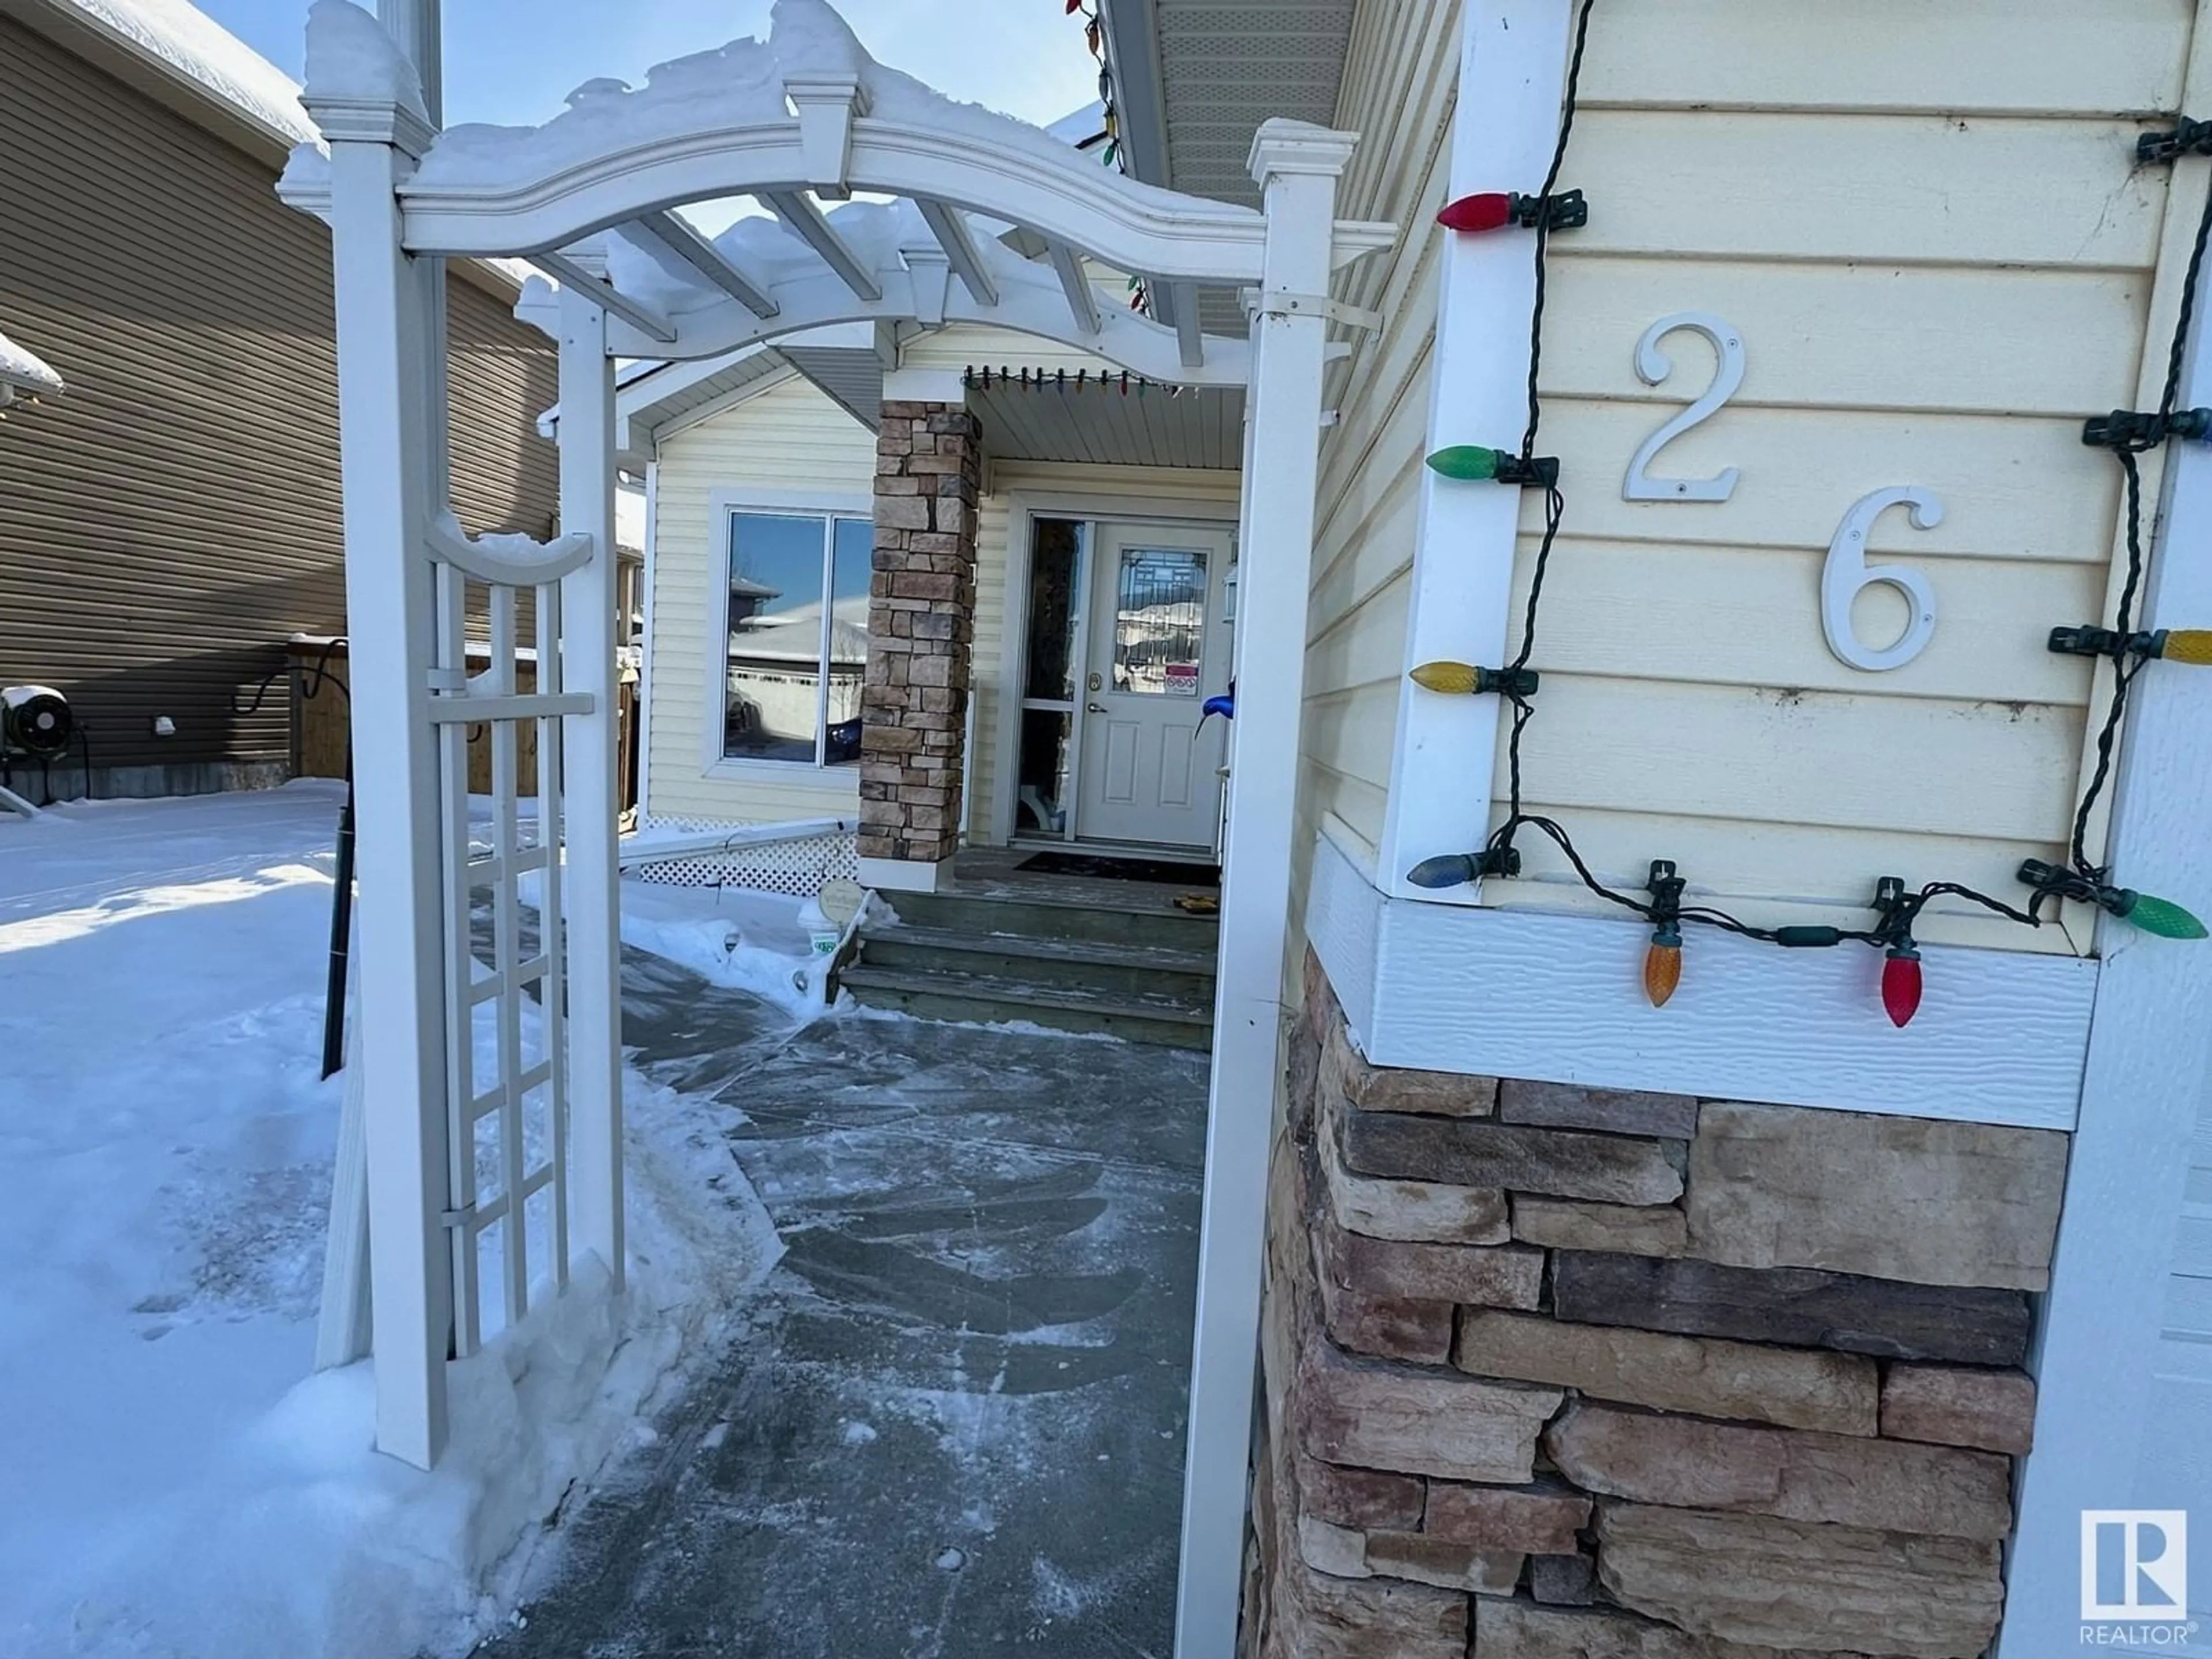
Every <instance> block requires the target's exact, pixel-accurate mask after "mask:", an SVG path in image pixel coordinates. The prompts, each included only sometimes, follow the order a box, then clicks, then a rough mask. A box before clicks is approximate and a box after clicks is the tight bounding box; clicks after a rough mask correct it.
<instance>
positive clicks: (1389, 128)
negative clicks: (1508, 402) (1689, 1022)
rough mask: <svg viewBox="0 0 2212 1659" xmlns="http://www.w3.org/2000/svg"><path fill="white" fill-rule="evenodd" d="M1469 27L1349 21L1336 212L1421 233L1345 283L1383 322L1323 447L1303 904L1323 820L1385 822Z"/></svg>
mask: <svg viewBox="0 0 2212 1659" xmlns="http://www.w3.org/2000/svg"><path fill="white" fill-rule="evenodd" d="M1459 27H1460V7H1459V5H1458V3H1457V0H1365V3H1363V4H1362V5H1361V6H1360V8H1359V9H1358V15H1356V16H1355V18H1354V20H1353V22H1352V45H1351V51H1350V55H1349V57H1348V59H1347V61H1346V65H1345V73H1344V86H1343V91H1342V94H1341V96H1340V102H1339V105H1338V109H1337V121H1336V124H1337V125H1339V126H1340V127H1344V128H1347V129H1349V130H1350V131H1354V132H1357V133H1358V134H1359V135H1360V144H1359V149H1358V151H1357V152H1356V153H1355V154H1354V155H1353V156H1352V165H1351V167H1350V168H1349V170H1348V171H1347V172H1346V176H1345V179H1344V181H1343V184H1342V186H1341V188H1340V193H1339V196H1338V198H1337V211H1338V214H1339V215H1340V216H1342V217H1346V218H1352V219H1387V220H1389V221H1390V222H1394V223H1396V224H1399V225H1403V226H1407V227H1409V230H1408V232H1407V235H1406V237H1405V239H1404V240H1402V241H1401V242H1400V244H1399V245H1398V246H1397V247H1396V248H1395V250H1393V251H1392V252H1388V253H1381V254H1376V255H1375V256H1373V257H1372V258H1368V259H1365V260H1363V261H1362V262H1361V263H1359V264H1358V265H1355V266H1354V267H1353V268H1352V271H1351V272H1350V273H1349V275H1348V276H1346V277H1345V278H1343V279H1342V280H1341V281H1340V283H1339V292H1340V295H1341V297H1343V298H1344V299H1346V300H1347V301H1350V302H1351V303H1352V304H1353V305H1357V306H1363V307H1369V308H1371V309H1374V310H1377V311H1380V312H1381V313H1383V328H1382V329H1381V330H1380V331H1377V332H1373V333H1359V332H1346V331H1340V337H1342V338H1344V339H1345V340H1346V341H1347V342H1349V343H1350V344H1351V345H1352V356H1351V358H1350V359H1349V360H1348V361H1347V362H1344V363H1341V364H1339V365H1338V366H1336V367H1335V368H1334V369H1332V371H1331V372H1330V374H1329V378H1328V382H1327V385H1328V393H1327V397H1328V404H1329V406H1330V407H1332V408H1334V409H1335V410H1337V411H1338V416H1337V422H1336V424H1335V425H1334V427H1332V428H1329V429H1328V432H1327V433H1326V434H1325V435H1324V437H1323V440H1322V470H1321V500H1320V513H1319V516H1318V519H1317V521H1316V532H1315V543H1316V545H1315V549H1314V562H1313V588H1312V598H1311V601H1310V604H1311V610H1310V617H1309V621H1308V624H1307V629H1308V632H1307V645H1306V708H1305V724H1304V739H1303V745H1302V760H1303V764H1302V767H1301V771H1300V779H1299V791H1298V807H1297V814H1298V816H1297V825H1296V830H1295V833H1296V842H1295V846H1296V849H1297V850H1296V864H1295V866H1294V869H1293V872H1292V880H1293V884H1294V887H1295V893H1294V896H1293V900H1292V909H1293V913H1294V914H1303V913H1304V907H1305V893H1306V888H1307V884H1308V882H1309V878H1310V862H1311V860H1312V856H1313V848H1314V842H1315V837H1316V835H1317V834H1318V832H1319V830H1320V828H1321V824H1322V820H1323V819H1324V818H1325V817H1328V816H1329V815H1331V814H1334V816H1335V817H1338V818H1339V819H1340V820H1341V821H1342V822H1343V823H1345V824H1346V826H1347V827H1348V828H1349V829H1351V830H1352V832H1353V833H1354V834H1355V835H1357V836H1359V837H1361V838H1362V839H1364V841H1365V842H1367V843H1368V844H1369V846H1370V848H1371V847H1372V846H1373V845H1374V843H1375V842H1377V841H1378V840H1379V839H1380V838H1381V836H1382V832H1383V805H1384V801H1385V799H1386V797H1387V794H1388V793H1389V780H1390V756H1391V750H1392V747H1393V745H1394V743H1395V738H1396V730H1397V706H1398V681H1399V676H1400V675H1401V673H1402V672H1403V671H1404V668H1405V655H1406V618H1407V606H1408V603H1409V599H1410V586H1409V584H1410V581H1411V576H1412V568H1413V546H1414V537H1415V528H1416V519H1417V515H1418V511H1419V496H1420V489H1419V480H1420V467H1421V458H1422V456H1423V454H1424V453H1425V450H1426V444H1425V438H1426V434H1427V427H1428V421H1429V394H1430V379H1429V377H1430V372H1431V356H1432V354H1433V351H1434V348H1435V345H1436V321H1437V295H1438V280H1439V269H1438V263H1437V240H1436V238H1435V237H1434V236H1432V235H1430V234H1425V231H1424V229H1423V227H1425V225H1427V224H1428V223H1429V222H1431V220H1433V218H1434V217H1435V216H1436V214H1437V210H1439V209H1440V208H1442V207H1443V190H1444V185H1445V173H1446V171H1447V168H1448V166H1449V160H1450V155H1449V143H1450V137H1451V117H1452V107H1453V102H1454V97H1455V92H1456V89H1457V79H1458V39H1459Z"/></svg>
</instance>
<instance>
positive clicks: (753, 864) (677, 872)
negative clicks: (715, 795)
mask: <svg viewBox="0 0 2212 1659" xmlns="http://www.w3.org/2000/svg"><path fill="white" fill-rule="evenodd" d="M774 827H775V826H773V825H769V824H761V823H715V822H714V821H712V820H708V819H702V818H663V817H654V818H648V819H647V821H646V824H645V828H644V830H643V832H642V833H643V834H644V835H645V836H664V835H665V836H687V837H696V836H708V835H713V834H714V833H716V832H718V831H722V832H730V833H732V834H734V833H736V832H738V831H740V830H744V831H751V832H755V833H758V832H763V831H769V830H772V829H774ZM793 827H794V828H795V829H799V830H800V831H801V832H802V833H800V834H799V836H795V837H794V838H792V839H787V840H786V839H778V840H775V841H771V842H753V843H751V844H739V845H736V846H732V847H726V848H703V849H702V848H697V847H696V845H694V846H692V847H687V848H684V850H683V851H682V852H681V853H673V852H671V856H669V857H668V858H666V859H662V860H655V861H654V862H653V863H650V864H644V863H636V864H633V863H630V862H629V860H624V866H625V868H624V873H625V874H627V875H630V876H635V878H637V879H639V880H640V881H655V882H660V883H663V884H665V885H668V886H671V887H749V888H753V889H756V890H760V891H763V892H770V893H790V894H793V895H795V896H798V897H800V898H811V897H813V896H814V895H816V894H817V893H818V892H820V891H821V890H822V888H823V884H825V883H828V882H832V881H841V880H842V881H853V880H856V879H858V878H859V876H860V852H859V833H858V831H857V830H856V829H854V828H853V827H851V826H849V825H841V826H840V827H837V828H835V829H832V828H829V827H826V826H824V827H821V828H817V829H812V830H811V833H809V832H807V826H804V825H795V826H793Z"/></svg>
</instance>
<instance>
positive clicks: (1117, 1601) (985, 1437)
mask: <svg viewBox="0 0 2212 1659" xmlns="http://www.w3.org/2000/svg"><path fill="white" fill-rule="evenodd" d="M963 875H964V872H963ZM1055 879H1057V878H1055ZM1109 885H1112V886H1115V887H1117V888H1118V887H1122V886H1125V885H1126V884H1121V883H1111V884H1109ZM624 1012H625V1030H624V1035H625V1037H626V1039H627V1040H628V1042H629V1043H630V1044H631V1045H632V1046H633V1048H635V1049H636V1050H637V1051H638V1053H637V1059H638V1063H640V1064H641V1066H643V1067H644V1068H645V1069H646V1070H647V1072H648V1073H650V1074H651V1075H653V1077H654V1078H655V1079H656V1080H659V1081H662V1082H665V1083H668V1084H670V1085H672V1086H676V1087H679V1088H685V1089H693V1090H711V1091H717V1092H719V1094H720V1097H721V1098H723V1099H725V1100H726V1101H727V1102H729V1103H731V1104H732V1106H733V1107H736V1108H738V1109H740V1110H741V1111H742V1112H743V1113H744V1115H745V1118H746V1120H747V1121H745V1122H744V1124H743V1125H742V1126H740V1127H736V1128H735V1129H734V1130H733V1132H732V1138H733V1141H734V1145H735V1149H736V1152H737V1154H738V1159H739V1161H740V1163H741V1164H743V1165H744V1169H745V1170H746V1172H747V1173H748V1174H749V1176H750V1177H751V1179H752V1181H753V1182H754V1184H755V1186H756V1187H757V1188H758V1190H759V1192H760V1194H761V1197H762V1199H763V1201H764V1202H765V1203H766V1205H767V1206H768V1208H769V1212H770V1214H771V1215H772V1217H773V1218H774V1219H775V1223H776V1225H777V1227H778V1229H779V1231H781V1234H782V1236H783V1237H784V1239H785V1241H786V1243H787V1246H788V1254H787V1255H786V1256H785V1258H784V1260H783V1261H782V1263H781V1265H780V1266H779V1267H778V1268H777V1269H776V1271H775V1274H774V1276H773V1277H772V1279H770V1281H769V1285H768V1287H767V1289H766V1291H765V1292H764V1294H763V1297H762V1298H761V1301H760V1303H759V1304H758V1307H757V1314H756V1316H755V1319H754V1328H753V1329H752V1330H751V1331H750V1334H748V1335H747V1336H746V1337H745V1338H744V1340H741V1341H740V1342H739V1343H738V1344H737V1345H736V1346H734V1347H733V1348H732V1351H731V1352H730V1353H729V1354H728V1355H727V1356H726V1359H724V1360H723V1361H722V1362H721V1364H720V1367H719V1370H717V1371H716V1372H715V1373H714V1375H713V1376H711V1378H710V1379H709V1380H708V1383H707V1384H706V1385H705V1386H703V1387H702V1388H700V1389H696V1390H695V1391H694V1393H693V1394H692V1395H691V1396H690V1398H688V1399H686V1400H685V1401H683V1402H681V1403H680V1404H679V1405H678V1407H676V1408H675V1409H674V1410H673V1411H672V1412H671V1413H670V1414H669V1416H668V1418H667V1419H665V1420H664V1421H663V1422H661V1423H660V1424H659V1425H657V1427H658V1429H659V1435H660V1438H659V1442H658V1443H657V1445H656V1446H655V1447H654V1448H653V1449H652V1450H651V1451H649V1452H647V1453H646V1454H644V1455H642V1456H641V1458H640V1459H639V1461H638V1463H637V1465H636V1467H635V1468H634V1470H633V1471H631V1472H630V1474H629V1476H628V1478H626V1479H624V1480H621V1481H618V1482H617V1484H616V1485H615V1486H613V1487H611V1489H609V1490H608V1491H606V1492H604V1493H603V1494H602V1495H601V1496H599V1498H595V1499H594V1500H593V1501H592V1504H590V1505H589V1506H588V1507H587V1508H586V1510H583V1511H582V1513H581V1514H580V1515H579V1516H577V1517H576V1518H575V1519H574V1522H572V1523H571V1525H570V1527H569V1528H568V1541H567V1543H566V1546H565V1549H566V1559H565V1567H564V1571H563V1572H562V1576H561V1577H560V1578H559V1579H558V1581H557V1582H556V1583H554V1584H553V1585H552V1586H551V1587H550V1589H548V1590H547V1591H546V1593H544V1595H541V1596H539V1597H538V1599H537V1600H536V1601H533V1602H532V1604H531V1605H530V1606H529V1607H526V1609H525V1620H526V1622H525V1623H524V1624H523V1625H522V1626H520V1628H518V1629H517V1630H515V1631H513V1632H510V1633H508V1634H507V1635H505V1636H503V1637H501V1638H499V1639H497V1640H496V1641H495V1642H493V1643H490V1644H487V1645H486V1647H485V1648H484V1650H483V1652H484V1653H485V1654H487V1655H497V1656H511V1659H534V1656H539V1655H544V1656H556V1655H557V1656H560V1659H678V1656H685V1659H689V1656H705V1655H714V1656H729V1659H738V1656H743V1659H877V1656H882V1659H891V1656H900V1659H940V1656H943V1659H954V1656H968V1655H973V1654H981V1653H986V1652H991V1653H1037V1654H1051V1655H1054V1656H1066V1659H1090V1656H1094V1655H1095V1656H1116V1659H1122V1656H1137V1655H1152V1656H1158V1659H1165V1656H1166V1655H1167V1654H1168V1653H1169V1651H1170V1647H1171V1645H1172V1644H1171V1625H1172V1615H1173V1606H1174V1597H1175V1581H1176V1535H1177V1529H1178V1525H1179V1521H1180V1508H1181V1501H1182V1450H1183V1447H1182V1442H1183V1430H1184V1409H1185V1404H1186V1398H1187V1394H1188V1364H1189V1345H1190V1331H1191V1320H1192V1309H1193V1303H1194V1295H1195V1285H1196V1277H1197V1232H1198V1220H1199V1206H1200V1170H1201V1167H1202V1164H1203V1138H1204V1128H1205V1110H1206V1057H1205V1056H1204V1055H1203V1054H1190V1053H1184V1052H1180V1051H1176V1050H1172V1049H1163V1048H1147V1047H1142V1046H1137V1045H1133V1044H1128V1043H1124V1042H1113V1041H1099V1040H1095V1039H1084V1038H1068V1037H1057V1036H1027V1035H1022V1034H1018V1033H1013V1032H1008V1031H1005V1030H982V1029H979V1028H975V1027H970V1026H961V1025H945V1024H929V1023H925V1022H917V1021H911V1020H905V1019H896V1018H893V1019H884V1018H844V1019H839V1020H833V1021H828V1022H824V1023H822V1024H817V1025H814V1026H811V1027H809V1028H806V1029H805V1030H802V1031H800V1032H798V1033H797V1034H795V1035H794V1034H793V1033H791V1032H790V1031H789V1030H788V1029H787V1028H785V1027H783V1026H782V1025H781V1021H780V1019H779V1018H778V1017H776V1016H775V1015H772V1014H770V1013H769V1012H767V1011H765V1010H764V1009H763V1008H762V1007H761V1006H759V1005H757V1003H755V1002H754V1001H753V1000H752V999H750V997H747V996H745V995H744V994H742V993H738V992H732V991H724V990H718V989H715V988H714V987H708V986H706V985H704V984H703V983H702V982H701V981H698V980H696V979H695V978H693V977H692V976H691V975H689V974H688V973H686V972H684V970H682V969H678V968H675V967H673V966H671V965H670V964H668V963H662V962H659V961H656V960H653V959H652V958H647V957H640V956H638V955H636V954H635V953H626V958H625V963H624Z"/></svg>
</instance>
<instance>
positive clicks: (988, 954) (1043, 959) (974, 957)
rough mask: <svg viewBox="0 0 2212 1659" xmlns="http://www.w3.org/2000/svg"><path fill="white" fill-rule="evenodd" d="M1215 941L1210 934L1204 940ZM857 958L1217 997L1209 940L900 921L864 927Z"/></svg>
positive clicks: (1208, 1002)
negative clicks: (984, 929)
mask: <svg viewBox="0 0 2212 1659" xmlns="http://www.w3.org/2000/svg"><path fill="white" fill-rule="evenodd" d="M1212 942H1213V941H1212V936H1211V935H1210V934H1209V935H1207V936H1206V940H1205V943H1206V945H1207V946H1209V947H1210V946H1211V945H1212ZM860 960H861V961H862V962H863V963H866V965H867V966H869V967H871V968H892V969H902V970H906V971H909V972H951V973H962V974H981V975H988V976H991V977H995V978H1009V979H1021V980H1027V981H1030V982H1032V983H1035V984H1040V985H1054V986H1064V987H1077V988H1080V989H1086V990H1091V991H1095V992H1099V993H1106V994H1113V993H1121V994H1128V995H1132V996H1137V997H1143V996H1146V995H1163V996H1167V997H1171V998H1173V999H1175V1000H1177V1001H1188V1002H1190V1003H1192V1004H1194V1005H1199V1006H1206V1007H1208V1008H1211V1007H1212V1002H1213V964H1214V952H1213V951H1212V949H1211V948H1207V949H1202V950H1185V949H1179V948H1176V947H1175V946H1171V945H1144V944H1129V943H1122V942H1120V941H1116V940H1110V939H1054V938H1041V937H1038V936H1036V935H1034V934H1026V933H966V932H963V931H960V930H958V929H956V928H949V927H914V926H910V925H908V924H906V923H901V924H899V925H897V926H895V927H881V928H872V929H870V930H869V931H868V932H866V933H863V934H862V935H861V939H860ZM1000 964H1004V965H1003V968H1002V967H1001V966H1000Z"/></svg>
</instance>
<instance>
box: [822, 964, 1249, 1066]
mask: <svg viewBox="0 0 2212 1659" xmlns="http://www.w3.org/2000/svg"><path fill="white" fill-rule="evenodd" d="M838 982H839V983H840V984H841V985H842V986H843V987H845V988H846V989H847V990H848V991H850V992H852V994H853V995H854V998H855V999H856V1000H858V1001H860V1003H861V1004H862V1005H863V1006H866V1007H871V1008H894V1009H897V1010H899V1011H900V1012H903V1013H909V1014H915V1015H917V1016H919V1017H920V1018H924V1019H951V1020H974V1021H980V1022H983V1023H987V1024H1002V1023H1009V1022H1012V1021H1017V1020H1026V1021H1028V1022H1029V1023H1030V1024H1034V1025H1042V1026H1047V1027H1048V1028H1050V1029H1052V1030H1060V1031H1097V1032H1104V1033H1106V1034H1108V1035H1109V1036H1119V1037H1127V1038H1128V1039H1129V1040H1130V1041H1131V1042H1158V1043H1163V1044H1165V1045H1168V1046H1170V1047H1172V1048H1212V1046H1213V1005H1212V1001H1211V1000H1205V1001H1200V1000H1195V999H1185V998H1178V997H1174V996H1166V995H1157V994H1132V993H1127V992H1122V993H1115V992H1102V991H1086V990H1083V989H1080V988H1079V987H1074V986H1070V985H1046V984H1039V983H1037V982H1036V981H1034V980H1030V979H1009V978H1006V977H1003V976H1001V975H995V974H972V973H951V972H945V971H915V970H914V969H904V968H884V967H873V966H871V965H869V963H867V962H866V960H865V959H864V960H863V961H861V962H860V963H858V964H856V965H855V966H854V967H851V968H848V969H845V971H844V972H843V973H842V974H841V975H838Z"/></svg>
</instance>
